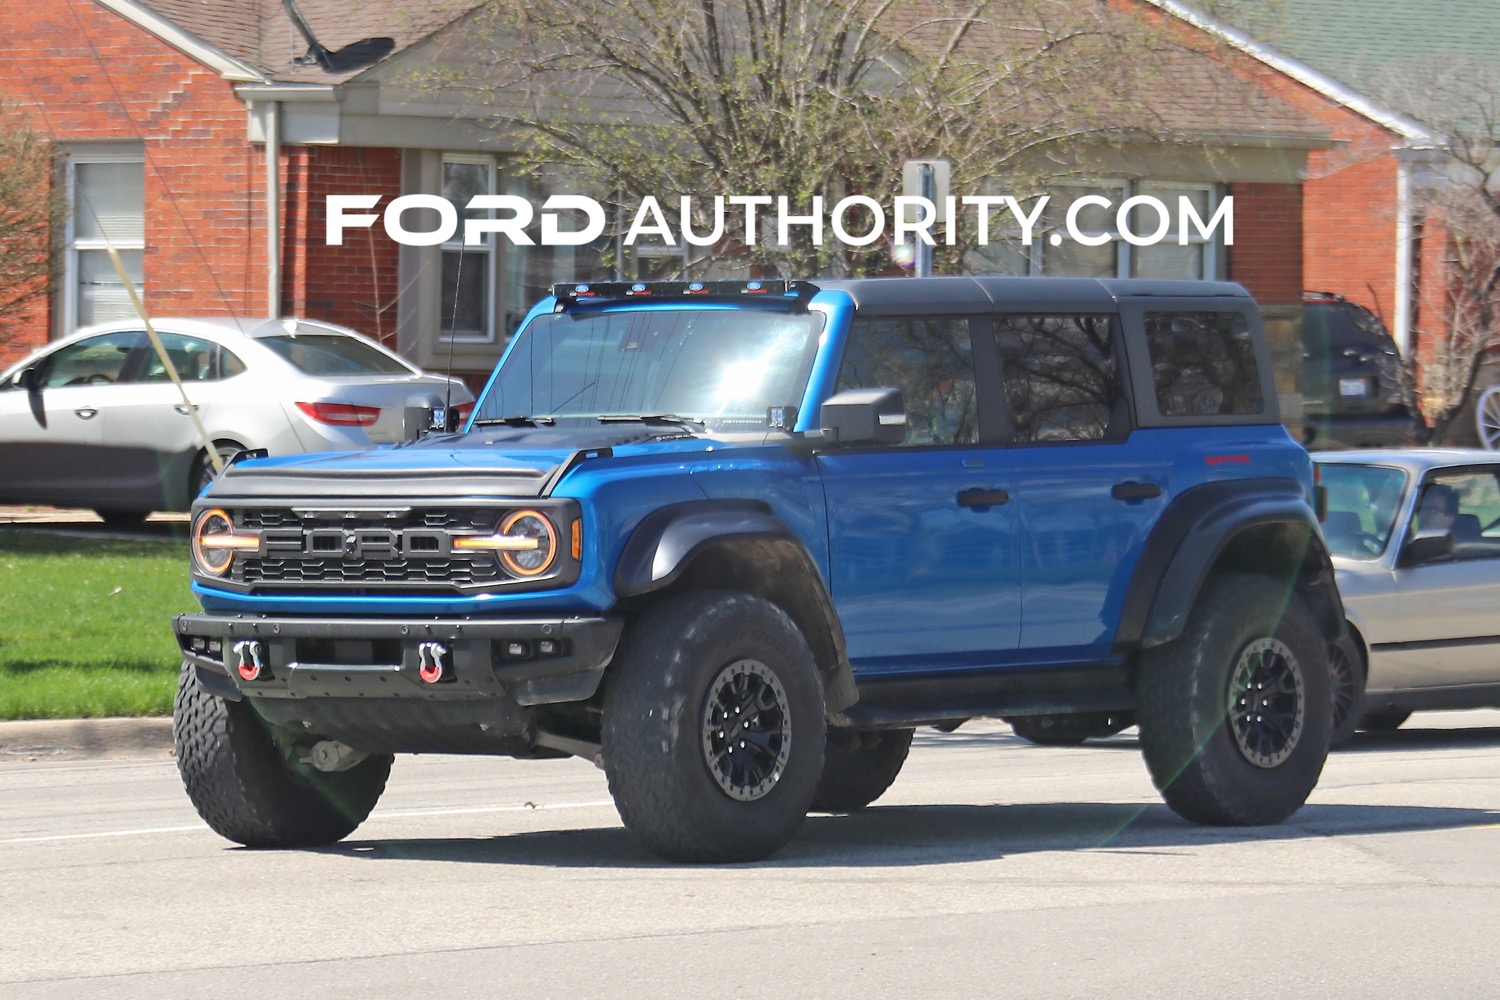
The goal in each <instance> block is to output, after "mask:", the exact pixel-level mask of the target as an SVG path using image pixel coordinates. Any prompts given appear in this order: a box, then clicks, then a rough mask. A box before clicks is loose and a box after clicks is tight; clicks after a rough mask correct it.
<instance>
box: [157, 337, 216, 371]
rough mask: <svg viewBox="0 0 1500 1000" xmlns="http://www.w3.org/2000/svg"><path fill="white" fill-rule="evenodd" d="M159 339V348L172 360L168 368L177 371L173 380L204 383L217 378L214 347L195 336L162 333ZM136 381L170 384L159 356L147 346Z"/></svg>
mask: <svg viewBox="0 0 1500 1000" xmlns="http://www.w3.org/2000/svg"><path fill="white" fill-rule="evenodd" d="M160 337H161V346H162V347H164V348H165V349H166V352H167V357H169V358H171V359H172V367H174V368H176V369H177V377H178V378H180V379H182V381H184V382H207V381H210V380H211V379H214V378H217V377H218V376H217V375H216V374H215V372H214V351H216V350H217V349H218V345H217V344H215V343H213V342H212V341H209V340H201V339H199V338H198V337H184V336H183V335H182V334H179V333H163V334H160ZM140 380H141V381H142V382H170V381H171V379H170V378H169V377H168V376H167V367H166V365H163V364H162V363H161V357H160V355H158V354H157V353H156V349H155V348H154V347H152V346H151V345H150V344H147V345H146V366H145V371H144V372H142V373H141V379H140Z"/></svg>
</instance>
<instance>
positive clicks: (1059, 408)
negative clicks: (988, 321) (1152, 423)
mask: <svg viewBox="0 0 1500 1000" xmlns="http://www.w3.org/2000/svg"><path fill="white" fill-rule="evenodd" d="M994 329H995V338H996V341H997V345H998V348H999V356H1000V366H1001V379H1002V384H1003V386H1004V393H1005V401H1006V404H1007V413H1008V417H1009V420H1010V422H1011V425H1012V427H1011V436H1012V439H1013V441H1014V445H1013V446H1012V447H1011V448H1010V449H1008V450H1007V451H1006V452H1005V453H1004V459H1003V461H1004V463H1005V465H1006V468H1007V469H1008V470H1009V471H1010V472H1011V473H1012V474H1013V475H1014V476H1015V477H1016V479H1017V480H1018V481H1019V483H1020V487H1019V489H1018V490H1017V491H1016V513H1017V517H1018V518H1019V528H1020V537H1021V539H1022V544H1021V547H1020V557H1019V564H1020V567H1019V568H1020V573H1021V579H1022V581H1023V584H1022V596H1021V607H1022V619H1023V621H1024V624H1023V625H1022V627H1021V634H1020V648H1021V650H1022V651H1023V653H1024V652H1025V651H1027V650H1031V651H1034V654H1035V658H1037V659H1047V660H1054V661H1059V662H1062V661H1073V662H1082V661H1089V660H1100V659H1103V658H1105V657H1107V656H1108V655H1109V653H1110V647H1111V645H1112V643H1113V639H1114V632H1115V625H1116V623H1117V622H1118V619H1119V615H1120V609H1121V606H1122V604H1123V601H1124V596H1125V587H1126V584H1127V582H1128V580H1129V577H1130V573H1131V570H1132V569H1133V568H1134V566H1135V562H1136V558H1137V557H1138V555H1139V553H1140V549H1141V546H1142V545H1143V544H1144V542H1145V538H1146V535H1147V534H1148V532H1149V531H1150V528H1151V525H1152V524H1154V523H1155V521H1156V519H1157V517H1159V516H1160V514H1161V511H1162V510H1163V509H1164V507H1165V505H1166V503H1167V500H1168V490H1167V485H1168V482H1167V469H1166V462H1165V460H1164V458H1163V456H1162V455H1161V453H1160V451H1159V449H1158V448H1156V447H1155V445H1154V443H1153V441H1152V440H1151V438H1150V436H1149V435H1144V434H1135V433H1133V418H1132V409H1131V406H1130V400H1129V393H1128V392H1126V389H1125V375H1124V373H1125V366H1124V363H1123V356H1124V350H1123V339H1122V335H1121V331H1120V322H1119V319H1118V317H1117V316H1115V315H1113V314H1102V313H1101V314H1043V313H1028V314H1011V315H1001V316H997V317H996V318H995V328H994Z"/></svg>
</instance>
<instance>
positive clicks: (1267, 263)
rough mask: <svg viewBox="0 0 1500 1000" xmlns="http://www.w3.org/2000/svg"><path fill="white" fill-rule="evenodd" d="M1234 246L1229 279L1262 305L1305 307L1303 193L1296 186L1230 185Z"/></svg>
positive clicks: (1229, 250) (1230, 251) (1230, 258)
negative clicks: (1301, 240)
mask: <svg viewBox="0 0 1500 1000" xmlns="http://www.w3.org/2000/svg"><path fill="white" fill-rule="evenodd" d="M1229 194H1230V195H1231V196H1232V197H1233V198H1234V243H1233V244H1232V245H1230V246H1229V247H1228V255H1229V279H1230V280H1231V281H1238V282H1239V283H1240V284H1242V285H1244V286H1245V288H1246V289H1247V290H1249V292H1250V294H1251V295H1253V296H1255V299H1256V301H1257V302H1259V303H1260V304H1261V305H1263V306H1277V305H1297V304H1300V303H1301V302H1302V281H1303V265H1304V261H1303V255H1302V246H1301V244H1300V242H1299V240H1298V233H1299V232H1300V231H1301V229H1302V220H1303V217H1304V211H1303V207H1304V206H1303V192H1302V188H1301V187H1300V186H1299V185H1297V184H1244V183H1241V184H1231V185H1229Z"/></svg>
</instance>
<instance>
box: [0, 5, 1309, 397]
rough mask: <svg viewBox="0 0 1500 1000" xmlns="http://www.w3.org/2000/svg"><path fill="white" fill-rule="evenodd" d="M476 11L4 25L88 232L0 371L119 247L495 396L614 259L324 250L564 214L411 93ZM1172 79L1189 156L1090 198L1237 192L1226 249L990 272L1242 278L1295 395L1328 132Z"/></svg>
mask: <svg viewBox="0 0 1500 1000" xmlns="http://www.w3.org/2000/svg"><path fill="white" fill-rule="evenodd" d="M477 6H478V0H425V2H421V3H418V2H415V0H388V2H387V3H385V4H381V5H368V4H359V3H354V2H352V0H301V3H300V4H298V5H297V7H299V8H300V11H301V15H302V17H303V18H304V20H305V22H306V26H307V27H308V28H309V29H310V30H311V32H312V34H313V35H315V36H316V38H317V41H318V42H319V43H320V44H321V45H322V46H323V47H324V55H323V57H322V58H321V59H319V58H311V59H309V58H306V57H307V56H309V55H314V56H315V55H316V53H310V45H309V42H308V40H307V37H306V36H304V35H303V33H302V32H301V31H300V30H299V29H298V27H297V25H296V24H295V23H294V22H293V20H292V19H291V17H289V14H288V12H289V11H290V10H294V9H296V8H294V7H292V6H291V5H288V4H285V3H283V2H280V0H214V2H207V0H151V2H150V3H146V2H142V0H47V2H42V0H16V2H14V3H12V4H10V5H8V7H7V11H6V14H5V15H4V19H5V22H6V23H5V28H6V32H5V41H4V42H3V45H4V48H3V55H4V58H0V97H3V98H4V99H6V100H8V101H10V102H12V103H17V104H20V105H22V106H23V107H26V108H28V109H29V110H30V111H31V113H32V114H33V116H34V118H35V120H36V121H37V122H38V123H39V124H40V126H41V127H42V128H43V130H44V131H45V132H46V133H47V134H48V135H50V136H51V137H52V138H53V139H54V140H55V141H56V143H57V146H58V150H59V153H60V156H59V162H60V167H59V180H60V183H63V184H65V185H67V190H68V194H69V200H70V207H71V215H70V223H69V226H68V231H67V233H66V234H63V240H64V243H65V244H66V254H65V255H66V260H67V267H66V269H65V274H64V277H63V278H62V280H61V281H60V282H59V284H58V287H57V288H56V290H55V292H54V294H53V295H52V296H51V298H50V300H49V301H48V302H47V303H46V304H45V305H44V306H42V307H39V308H38V310H37V315H35V316H34V317H28V321H27V322H25V323H23V324H20V325H19V326H18V331H19V336H17V337H14V338H12V339H11V341H10V343H9V345H8V346H5V347H0V361H5V360H7V359H13V358H15V357H17V356H19V355H20V354H21V353H24V352H25V351H27V350H30V349H32V348H34V347H36V346H38V345H39V344H41V343H43V342H45V340H47V339H48V338H52V337H57V336H60V335H63V334H65V333H67V332H71V331H72V330H73V329H75V328H77V327H78V326H80V325H83V324H85V323H87V322H89V321H92V320H96V319H100V318H103V317H105V316H108V315H111V310H116V311H117V310H119V309H121V308H123V307H124V305H123V288H122V287H121V286H120V284H119V282H118V279H117V278H115V277H114V275H113V272H112V270H110V269H108V268H107V267H106V266H105V265H104V261H103V259H102V257H103V255H102V249H101V248H102V245H103V238H104V237H105V236H106V235H108V236H109V237H110V238H111V240H112V242H113V243H114V245H115V246H116V247H117V248H119V249H120V250H121V252H122V253H123V254H124V256H125V257H126V259H127V262H128V263H129V264H130V266H131V268H132V278H133V280H134V281H135V282H136V284H137V285H138V287H139V288H140V290H141V291H142V293H143V296H144V299H145V302H146V304H147V306H148V308H149V309H151V310H152V311H153V312H156V313H159V314H163V315H166V314H200V315H201V314H214V313H220V314H222V313H235V314H246V315H267V314H294V315H305V316H311V317H314V318H318V319H324V320H330V321H333V322H338V323H344V324H347V325H349V326H352V327H355V328H356V329H360V330H362V331H365V332H367V333H370V334H373V335H376V336H379V337H381V338H382V339H384V340H385V341H387V342H389V343H391V344H393V345H394V346H396V347H397V349H398V350H400V351H401V352H402V353H404V354H405V355H406V356H408V357H409V358H411V359H412V360H413V361H415V362H416V363H418V364H421V365H424V366H428V367H439V368H441V367H446V366H447V365H448V364H449V355H450V353H451V355H452V366H453V369H454V371H455V372H456V373H460V374H466V375H468V376H470V377H471V380H473V379H477V378H480V377H482V375H483V373H485V372H487V371H488V369H489V368H490V367H491V366H492V365H493V363H494V360H495V359H496V357H497V356H498V354H499V351H500V349H501V347H502V346H503V344H504V341H505V339H506V337H507V335H508V334H509V332H510V331H511V330H512V329H513V328H514V326H515V324H516V323H517V322H518V321H519V318H520V316H521V315H523V314H524V310H525V309H526V308H527V306H528V305H529V304H530V302H531V301H533V300H534V299H535V297H536V296H537V295H539V294H540V293H541V292H542V290H543V289H545V288H546V287H547V285H549V284H550V283H551V282H552V281H558V280H570V279H574V278H590V277H599V276H601V273H600V269H601V267H602V264H601V260H602V256H601V254H599V253H598V252H591V251H590V248H586V247H585V248H566V247H564V248H550V247H548V248H544V247H531V248H520V247H510V246H505V245H501V244H499V243H496V244H491V245H487V246H484V247H480V248H477V249H474V248H463V247H457V246H427V247H412V246H399V245H398V244H397V243H395V242H394V241H393V240H391V239H390V238H388V237H387V235H386V234H385V232H384V231H383V230H382V228H381V227H380V226H378V225H377V226H375V227H372V228H369V229H361V230H351V231H349V232H348V233H347V234H346V238H345V241H344V243H343V245H341V246H328V245H326V244H325V240H324V232H325V228H324V227H325V198H326V196H328V195H330V194H376V195H379V196H380V197H381V203H380V204H381V206H383V205H384V204H387V203H388V201H389V199H391V198H394V197H396V196H398V195H401V194H407V193H443V194H448V195H450V196H452V197H454V198H455V200H460V201H462V200H466V196H467V195H468V194H473V193H486V192H489V193H500V192H504V193H520V194H524V195H526V196H528V197H532V198H534V199H540V198H541V197H543V196H544V195H545V194H546V193H548V192H547V191H546V190H545V187H544V186H543V187H540V188H539V187H538V186H537V184H538V182H536V181H535V180H527V179H524V178H522V177H520V176H519V175H516V174H513V173H512V172H511V170H510V167H509V164H510V162H511V161H510V156H511V154H513V153H514V152H515V151H516V147H515V146H514V145H508V144H507V143H508V142H509V143H513V142H514V140H513V139H511V140H507V139H506V138H505V137H504V136H503V135H497V133H495V132H492V131H488V130H486V129H484V128H482V127H480V126H479V125H477V124H475V123H474V122H473V121H472V120H468V119H466V118H465V114H467V113H469V112H465V111H464V110H463V109H462V108H460V107H458V106H457V105H455V104H444V103H443V101H442V100H440V99H439V98H438V97H436V96H434V95H431V94H425V93H416V92H412V91H411V89H410V87H409V83H408V81H409V77H408V76H407V74H408V73H410V72H411V71H412V69H413V68H416V67H420V66H422V65H423V62H424V60H428V59H432V58H441V56H434V55H433V53H441V52H442V51H443V46H442V44H441V43H442V41H443V40H444V39H448V38H455V37H461V36H462V32H463V29H464V18H465V16H466V15H468V14H470V12H471V11H472V10H473V9H474V8H475V7H477ZM1152 16H1158V17H1159V16H1160V15H1159V14H1156V13H1155V12H1154V11H1153V12H1152ZM371 39H375V40H377V41H376V42H374V43H371V41H370V40H371ZM381 39H384V40H386V41H384V42H381V41H378V40H381ZM366 52H367V53H369V54H371V55H380V54H383V53H385V52H389V53H390V54H389V55H386V56H385V57H384V58H383V59H380V60H379V61H376V62H374V63H373V64H361V65H354V66H351V65H349V64H348V63H347V61H341V59H340V58H328V55H329V54H330V53H331V54H332V55H333V56H335V57H338V56H345V57H347V56H350V55H353V54H355V53H366ZM1160 80H1161V83H1160V90H1161V93H1160V94H1159V95H1156V96H1155V97H1154V99H1153V104H1154V106H1155V108H1156V110H1157V112H1158V113H1159V115H1160V116H1161V119H1162V121H1163V122H1164V123H1165V124H1166V125H1167V126H1168V127H1169V128H1170V129H1171V130H1172V131H1174V133H1176V134H1178V135H1179V136H1180V137H1181V141H1180V142H1176V143H1168V144H1161V143H1150V144H1147V143H1141V144H1138V145H1136V146H1129V145H1128V144H1127V145H1126V146H1124V147H1112V148H1110V149H1108V150H1106V151H1103V152H1099V153H1098V154H1097V156H1096V158H1095V162H1097V163H1098V164H1099V166H1098V170H1097V172H1096V174H1095V175H1094V176H1095V177H1096V178H1097V179H1096V180H1091V181H1089V182H1088V183H1087V185H1085V186H1086V187H1087V188H1089V189H1091V190H1102V191H1105V192H1107V193H1109V194H1110V195H1111V196H1112V197H1113V198H1114V199H1116V200H1119V199H1123V198H1124V197H1127V196H1129V195H1132V194H1140V193H1155V194H1160V195H1162V196H1165V197H1174V198H1175V197H1177V196H1187V197H1191V198H1193V199H1196V200H1198V201H1199V202H1200V203H1201V204H1202V205H1203V206H1204V208H1205V209H1207V210H1209V211H1211V210H1212V208H1213V207H1214V206H1215V205H1217V203H1218V202H1219V201H1220V200H1221V199H1222V198H1224V197H1227V196H1232V197H1233V198H1234V202H1235V239H1234V241H1233V243H1232V245H1224V244H1223V243H1222V242H1221V241H1220V240H1219V239H1217V238H1215V239H1213V240H1209V241H1205V242H1204V243H1202V244H1200V245H1194V246H1192V247H1189V248H1187V249H1185V250H1178V251H1177V252H1176V253H1175V254H1173V255H1168V254H1160V255H1151V254H1143V253H1136V252H1133V248H1131V247H1129V246H1128V245H1126V244H1125V243H1124V242H1123V241H1121V240H1119V239H1118V238H1115V239H1114V240H1113V241H1112V242H1111V243H1110V244H1108V245H1107V246H1106V247H1104V248H1102V249H1099V250H1094V251H1091V252H1090V254H1088V255H1084V256H1075V257H1073V258H1067V257H1066V256H1065V255H1064V254H1063V253H1062V252H1061V251H1056V252H1054V251H1050V250H1049V249H1048V248H1047V247H1046V246H1045V245H1043V246H1042V247H1041V249H1040V251H1038V252H1034V253H1032V254H1031V255H1029V256H1028V257H1026V258H1024V259H1022V258H1020V257H1018V256H1016V255H1012V256H1011V257H1010V259H1008V260H1003V261H1002V260H997V261H994V262H993V263H994V264H995V266H996V267H997V268H1000V269H1008V270H1020V271H1026V272H1028V273H1044V274H1060V273H1074V274H1078V273H1086V274H1100V275H1106V274H1107V275H1122V276H1123V275H1145V276H1181V277H1198V278H1227V279H1230V280H1235V281H1239V282H1241V283H1242V284H1244V285H1245V286H1246V287H1247V288H1249V289H1250V291H1251V292H1252V293H1253V294H1255V295H1256V297H1257V298H1258V299H1259V300H1260V301H1261V303H1262V305H1263V306H1264V307H1265V308H1266V312H1267V317H1268V320H1269V325H1271V326H1272V327H1273V328H1274V329H1275V331H1276V333H1275V338H1276V339H1277V340H1278V341H1279V343H1280V344H1281V346H1282V348H1283V358H1282V368H1283V371H1284V377H1283V379H1282V382H1283V389H1284V390H1285V391H1286V392H1287V393H1292V392H1294V391H1295V384H1296V375H1295V367H1296V364H1295V358H1296V347H1297V344H1296V332H1295V329H1296V314H1297V310H1298V304H1299V303H1300V299H1301V291H1302V289H1303V288H1304V287H1305V285H1306V279H1305V278H1304V273H1303V271H1304V268H1303V254H1304V247H1305V246H1311V244H1310V243H1309V242H1308V240H1307V238H1306V236H1305V233H1304V227H1305V225H1306V224H1307V219H1308V218H1315V213H1310V212H1308V211H1307V210H1306V203H1307V200H1308V198H1309V197H1310V195H1311V192H1312V190H1313V189H1311V188H1309V187H1307V186H1305V185H1304V181H1303V175H1304V173H1305V172H1306V170H1307V168H1308V163H1309V157H1310V156H1314V157H1315V156H1318V155H1320V154H1319V152H1318V151H1319V150H1321V149H1324V148H1325V147H1327V146H1328V131H1329V126H1328V125H1327V124H1326V123H1325V122H1324V121H1323V120H1321V119H1319V118H1318V117H1317V116H1309V115H1308V114H1307V113H1305V112H1304V111H1302V110H1299V109H1298V108H1297V107H1296V106H1295V102H1289V101H1287V100H1285V99H1284V95H1283V94H1282V93H1281V89H1282V87H1283V83H1282V82H1281V81H1277V80H1273V79H1269V78H1267V79H1258V78H1256V77H1255V76H1254V75H1253V74H1248V73H1245V72H1232V71H1229V70H1227V69H1226V67H1225V66H1224V65H1223V64H1222V63H1221V61H1220V60H1219V57H1218V54H1217V53H1216V52H1215V51H1212V50H1205V51H1204V52H1202V53H1199V54H1197V55H1194V54H1193V53H1192V52H1190V51H1189V50H1187V49H1184V50H1183V51H1182V53H1181V54H1180V55H1179V56H1176V57H1173V59H1172V61H1171V63H1170V64H1169V65H1164V66H1162V67H1160ZM268 149H269V150H270V155H269V156H268V154H267V150H268ZM1091 155H1092V154H1091ZM268 164H269V167H268ZM375 211H379V208H378V207H377V209H375ZM1206 217H1207V215H1205V218H1206ZM595 249H596V250H597V248H595ZM1174 249H1176V248H1174Z"/></svg>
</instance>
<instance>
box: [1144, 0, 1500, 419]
mask: <svg viewBox="0 0 1500 1000" xmlns="http://www.w3.org/2000/svg"><path fill="white" fill-rule="evenodd" d="M1152 2H1156V3H1157V4H1158V6H1160V7H1162V8H1163V9H1165V10H1167V11H1169V12H1171V13H1172V14H1174V15H1175V16H1177V17H1179V18H1181V19H1183V20H1184V21H1187V22H1189V23H1191V24H1193V25H1195V26H1197V27H1198V28H1200V29H1202V30H1204V31H1205V32H1206V33H1208V34H1209V35H1211V36H1213V37H1216V38H1218V39H1221V40H1223V41H1225V42H1227V43H1228V44H1229V45H1231V46H1233V47H1234V48H1235V49H1237V50H1239V51H1240V52H1241V53H1244V54H1245V55H1247V56H1248V57H1249V60H1247V64H1248V65H1250V66H1251V67H1252V68H1251V69H1249V70H1248V72H1250V73H1251V75H1252V76H1253V77H1254V78H1255V79H1256V80H1257V82H1258V83H1259V85H1260V86H1261V87H1263V88H1264V89H1266V90H1267V91H1268V92H1270V93H1273V94H1275V95H1276V96H1277V97H1278V98H1279V99H1281V100H1282V101H1284V102H1286V103H1287V104H1290V105H1292V106H1293V107H1296V108H1297V109H1298V110H1299V111H1301V112H1302V113H1304V114H1306V115H1307V116H1309V117H1310V118H1312V119H1314V120H1316V121H1318V122H1319V123H1320V124H1322V126H1323V127H1324V128H1325V129H1326V130H1327V132H1328V135H1329V137H1330V139H1331V140H1333V142H1332V145H1330V146H1329V147H1328V148H1324V149H1318V150H1313V151H1310V152H1309V155H1308V163H1307V177H1306V180H1305V181H1304V184H1303V193H1304V200H1303V213H1302V243H1303V250H1302V253H1303V267H1304V280H1305V282H1306V287H1307V288H1308V289H1309V290H1316V291H1328V292H1335V293H1338V294H1340V295H1343V296H1344V297H1346V298H1348V299H1351V300H1353V301H1355V302H1358V303H1360V304H1361V305H1363V306H1365V307H1367V308H1369V309H1371V310H1373V311H1374V312H1375V313H1376V314H1377V315H1379V316H1381V317H1382V318H1383V319H1384V320H1385V323H1386V325H1387V326H1388V327H1389V329H1390V330H1391V333H1392V335H1393V336H1394V337H1395V339H1396V341H1397V343H1398V344H1399V345H1401V347H1402V348H1403V350H1406V349H1409V348H1412V347H1413V346H1415V348H1416V349H1417V350H1418V351H1424V350H1426V349H1428V348H1429V347H1430V344H1429V343H1425V342H1424V331H1426V332H1427V335H1428V336H1430V335H1431V333H1432V332H1433V331H1440V330H1441V329H1442V327H1443V325H1444V322H1445V320H1446V319H1447V315H1446V312H1447V309H1448V304H1447V292H1448V278H1447V263H1446V258H1447V253H1448V246H1447V240H1446V236H1445V231H1444V228H1443V225H1442V221H1441V219H1440V218H1438V217H1437V215H1436V214H1435V213H1433V212H1432V211H1431V210H1429V209H1426V208H1424V206H1423V203H1422V197H1421V195H1422V191H1423V188H1424V186H1425V185H1429V184H1431V183H1433V182H1434V179H1435V178H1436V177H1437V172H1435V171H1434V170H1433V164H1434V163H1438V162H1441V160H1442V156H1441V152H1440V150H1439V149H1438V147H1440V145H1441V138H1440V137H1439V136H1437V135H1435V134H1433V132H1432V130H1431V129H1430V128H1429V127H1428V126H1427V125H1424V123H1423V122H1422V120H1421V118H1422V114H1423V108H1424V106H1426V107H1427V109H1428V110H1441V109H1438V108H1436V107H1435V106H1434V105H1433V104H1432V101H1431V99H1430V98H1429V96H1428V95H1427V94H1426V93H1424V92H1423V90H1422V88H1421V84H1420V82H1419V81H1420V80H1421V75H1422V74H1423V73H1424V72H1427V73H1430V72H1435V71H1437V70H1438V68H1439V67H1441V65H1442V63H1443V62H1444V61H1447V62H1461V63H1462V64H1464V65H1470V66H1476V67H1486V68H1488V69H1490V70H1493V71H1494V72H1496V73H1497V74H1500V55H1497V53H1500V2H1496V0H1462V2H1454V3H1448V4H1444V5H1442V6H1441V7H1424V6H1422V5H1417V4H1410V3H1403V2H1401V0H1354V2H1350V0H1284V2H1282V3H1279V4H1278V5H1276V8H1275V10H1274V12H1273V13H1272V14H1271V15H1268V16H1267V17H1265V18H1263V19H1262V20H1261V21H1260V22H1259V23H1258V24H1257V25H1256V27H1255V28H1254V29H1253V30H1251V29H1240V28H1236V27H1233V26H1229V25H1225V24H1222V23H1218V22H1215V21H1213V20H1211V19H1208V18H1206V17H1204V16H1202V15H1201V14H1199V13H1197V12H1195V11H1194V10H1193V9H1192V8H1190V7H1189V6H1187V5H1184V4H1180V3H1177V2H1176V0H1152ZM1403 75H1405V76H1409V77H1410V78H1411V79H1412V81H1413V82H1409V83H1408V84H1407V85H1405V86H1404V87H1403V86H1402V85H1400V83H1399V80H1400V79H1401V78H1402V76H1403ZM1419 356H1421V357H1425V356H1426V355H1425V354H1422V355H1419ZM1494 377H1495V376H1494V375H1493V374H1491V375H1488V376H1482V377H1481V378H1482V381H1485V382H1488V381H1492V380H1493V379H1494ZM1470 425H1471V421H1469V420H1468V419H1462V420H1461V421H1460V422H1459V423H1458V424H1456V425H1455V428H1454V430H1455V432H1456V433H1455V434H1453V435H1452V440H1453V441H1454V442H1455V443H1473V440H1474V437H1473V431H1472V428H1471V426H1470Z"/></svg>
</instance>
